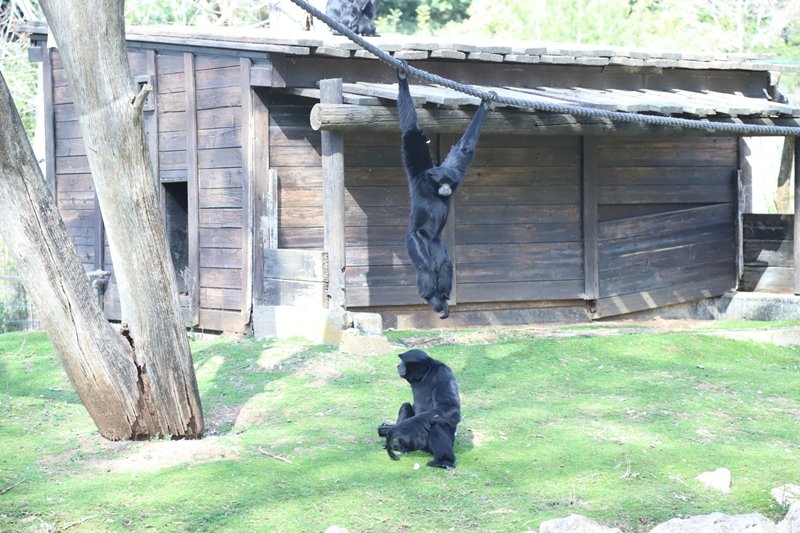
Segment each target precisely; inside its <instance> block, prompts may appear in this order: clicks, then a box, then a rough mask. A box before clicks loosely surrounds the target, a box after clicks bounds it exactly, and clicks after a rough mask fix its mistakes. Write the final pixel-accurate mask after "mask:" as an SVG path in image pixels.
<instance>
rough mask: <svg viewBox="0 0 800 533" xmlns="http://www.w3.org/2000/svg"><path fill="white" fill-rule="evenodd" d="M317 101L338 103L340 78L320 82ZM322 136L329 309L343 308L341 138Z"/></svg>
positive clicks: (325, 133) (333, 134)
mask: <svg viewBox="0 0 800 533" xmlns="http://www.w3.org/2000/svg"><path fill="white" fill-rule="evenodd" d="M319 88H320V102H322V103H326V104H341V103H342V101H343V97H342V80H341V79H328V80H321V81H320V82H319ZM321 135H322V205H323V217H324V220H325V251H326V252H327V253H328V309H336V308H341V309H345V308H346V300H345V220H344V137H343V136H342V134H341V133H339V132H334V131H323V132H322V133H321Z"/></svg>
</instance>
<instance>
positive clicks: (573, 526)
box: [539, 514, 621, 533]
mask: <svg viewBox="0 0 800 533" xmlns="http://www.w3.org/2000/svg"><path fill="white" fill-rule="evenodd" d="M539 533H621V531H620V530H619V529H617V528H610V527H606V526H602V525H600V524H598V523H597V522H595V521H594V520H592V519H590V518H586V517H585V516H581V515H577V514H571V515H569V516H568V517H566V518H554V519H552V520H547V521H545V522H542V523H541V524H540V525H539Z"/></svg>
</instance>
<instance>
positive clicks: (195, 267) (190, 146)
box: [183, 52, 200, 325]
mask: <svg viewBox="0 0 800 533" xmlns="http://www.w3.org/2000/svg"><path fill="white" fill-rule="evenodd" d="M183 83H184V88H185V94H186V96H185V98H186V101H185V104H186V200H187V209H186V211H187V231H188V233H189V235H188V237H189V283H190V284H191V286H189V287H187V289H188V291H189V313H190V315H191V321H192V324H193V325H198V324H200V193H199V190H200V182H199V180H200V171H199V170H198V163H197V84H196V80H195V76H194V54H193V53H192V52H184V54H183Z"/></svg>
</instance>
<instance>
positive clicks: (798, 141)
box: [793, 137, 800, 294]
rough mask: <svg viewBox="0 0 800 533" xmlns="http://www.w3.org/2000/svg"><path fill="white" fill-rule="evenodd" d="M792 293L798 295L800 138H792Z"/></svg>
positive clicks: (799, 274) (799, 262)
mask: <svg viewBox="0 0 800 533" xmlns="http://www.w3.org/2000/svg"><path fill="white" fill-rule="evenodd" d="M793 238H794V293H795V294H800V137H795V138H794V237H793Z"/></svg>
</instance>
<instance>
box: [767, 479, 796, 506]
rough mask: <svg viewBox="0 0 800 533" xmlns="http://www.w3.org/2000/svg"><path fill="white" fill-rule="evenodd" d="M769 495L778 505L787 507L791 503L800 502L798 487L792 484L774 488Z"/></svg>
mask: <svg viewBox="0 0 800 533" xmlns="http://www.w3.org/2000/svg"><path fill="white" fill-rule="evenodd" d="M770 494H772V497H773V498H774V499H775V501H776V502H778V504H779V505H783V506H787V507H788V506H789V505H792V504H793V503H797V502H800V486H798V485H794V484H792V483H789V484H786V485H781V486H780V487H775V488H774V489H772V491H771V492H770Z"/></svg>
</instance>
